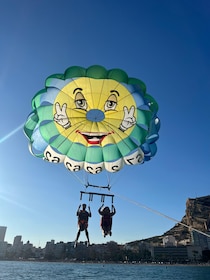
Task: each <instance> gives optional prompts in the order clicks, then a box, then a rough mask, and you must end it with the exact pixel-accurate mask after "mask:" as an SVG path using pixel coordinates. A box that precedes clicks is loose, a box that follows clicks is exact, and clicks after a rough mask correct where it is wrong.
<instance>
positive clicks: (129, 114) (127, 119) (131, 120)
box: [119, 106, 136, 131]
mask: <svg viewBox="0 0 210 280" xmlns="http://www.w3.org/2000/svg"><path fill="white" fill-rule="evenodd" d="M123 109H124V119H123V121H122V123H121V125H120V127H119V128H120V130H122V131H126V130H127V129H128V128H130V127H131V126H133V125H135V124H136V118H135V117H134V111H135V108H134V106H131V108H130V111H129V110H128V107H127V106H125V107H124V108H123Z"/></svg>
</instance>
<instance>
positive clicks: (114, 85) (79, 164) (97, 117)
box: [24, 65, 160, 174]
mask: <svg viewBox="0 0 210 280" xmlns="http://www.w3.org/2000/svg"><path fill="white" fill-rule="evenodd" d="M157 112H158V104H157V102H156V101H155V99H154V98H153V97H151V96H150V95H149V94H147V93H146V86H145V84H144V83H143V82H142V81H141V80H139V79H136V78H129V77H128V75H127V74H126V72H124V71H123V70H121V69H111V70H106V69H105V68H104V67H102V66H99V65H93V66H90V67H89V68H87V69H85V68H83V67H79V66H72V67H70V68H68V69H67V70H66V71H65V73H64V74H54V75H51V76H49V77H48V78H47V79H46V82H45V88H44V89H42V90H40V91H39V92H38V93H37V94H36V95H35V96H34V97H33V99H32V113H31V114H30V115H29V117H28V119H27V121H26V123H25V125H24V132H25V134H26V136H27V137H28V139H29V146H30V151H31V152H32V154H33V155H34V156H37V157H41V158H43V159H45V160H47V161H49V162H53V163H61V162H63V163H64V165H65V167H66V168H67V169H68V170H69V171H72V172H74V171H80V170H82V169H84V170H85V171H86V172H88V173H91V174H98V173H100V172H101V171H103V170H107V171H109V172H117V171H119V170H120V169H122V168H123V166H124V165H135V164H141V163H143V162H145V161H148V160H150V159H151V158H152V157H153V156H154V155H155V154H156V151H157V147H156V143H155V142H156V141H157V139H158V138H159V135H158V132H159V129H160V121H159V118H158V117H157Z"/></svg>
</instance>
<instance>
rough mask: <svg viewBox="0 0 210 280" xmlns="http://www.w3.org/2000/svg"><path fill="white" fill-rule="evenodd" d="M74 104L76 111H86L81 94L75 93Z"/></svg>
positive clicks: (85, 104)
mask: <svg viewBox="0 0 210 280" xmlns="http://www.w3.org/2000/svg"><path fill="white" fill-rule="evenodd" d="M74 102H75V105H76V108H77V109H82V110H87V101H86V99H85V97H84V95H83V94H82V93H81V92H77V94H76V96H75V101H74Z"/></svg>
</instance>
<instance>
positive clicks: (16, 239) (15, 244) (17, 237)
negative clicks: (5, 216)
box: [13, 235, 22, 246]
mask: <svg viewBox="0 0 210 280" xmlns="http://www.w3.org/2000/svg"><path fill="white" fill-rule="evenodd" d="M21 239H22V236H21V235H17V236H15V238H14V241H13V246H18V245H19V244H20V243H21Z"/></svg>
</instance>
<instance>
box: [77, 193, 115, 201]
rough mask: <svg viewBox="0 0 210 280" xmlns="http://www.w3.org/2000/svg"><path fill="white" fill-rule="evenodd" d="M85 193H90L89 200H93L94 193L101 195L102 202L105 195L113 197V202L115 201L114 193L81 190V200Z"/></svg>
mask: <svg viewBox="0 0 210 280" xmlns="http://www.w3.org/2000/svg"><path fill="white" fill-rule="evenodd" d="M83 194H89V201H93V196H94V195H100V196H101V202H102V203H103V202H104V201H105V197H106V196H109V197H111V198H112V203H113V201H114V195H113V194H106V193H96V192H83V191H80V200H82V195H83Z"/></svg>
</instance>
